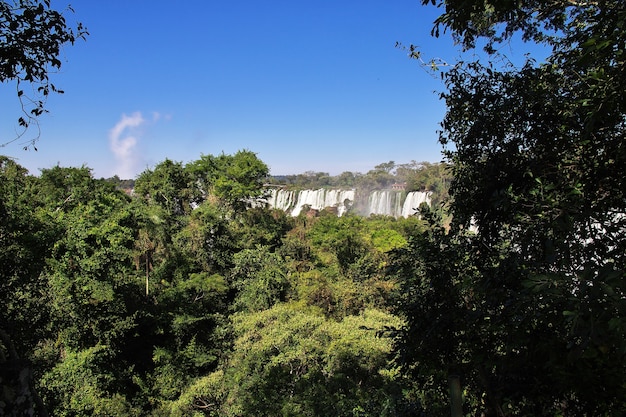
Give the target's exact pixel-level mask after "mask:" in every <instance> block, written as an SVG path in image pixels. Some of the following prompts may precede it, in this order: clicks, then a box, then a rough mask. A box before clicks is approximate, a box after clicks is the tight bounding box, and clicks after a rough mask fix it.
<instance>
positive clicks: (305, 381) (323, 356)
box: [173, 304, 408, 417]
mask: <svg viewBox="0 0 626 417" xmlns="http://www.w3.org/2000/svg"><path fill="white" fill-rule="evenodd" d="M396 324H398V320H397V319H396V318H394V317H393V316H390V315H388V314H386V313H382V312H379V311H375V310H369V311H365V312H364V313H363V314H362V315H360V316H352V317H346V318H345V319H343V320H342V321H340V322H335V321H332V320H327V319H325V318H324V317H323V316H320V315H317V314H315V313H314V312H313V311H307V310H301V309H298V308H297V306H294V305H290V304H279V305H276V306H274V307H273V308H271V309H269V310H266V311H262V312H259V313H254V314H238V315H237V316H236V317H235V322H234V327H235V332H236V335H237V339H236V341H235V345H234V350H233V353H232V356H231V357H230V359H229V361H228V365H227V366H226V367H224V368H223V369H220V370H219V371H217V372H216V373H213V374H211V375H209V376H207V377H205V378H201V379H199V380H197V382H196V383H195V384H194V385H192V386H191V387H190V388H189V390H188V391H187V392H186V393H185V394H183V396H181V398H180V399H179V400H178V401H177V402H176V403H174V404H173V409H174V410H175V412H177V413H180V414H182V413H184V412H189V411H191V410H193V409H202V410H203V412H204V413H206V414H208V415H215V416H218V415H219V416H233V417H234V416H249V415H255V416H277V415H298V416H320V417H321V416H328V415H334V416H377V417H378V416H392V415H402V412H403V411H405V410H406V409H407V408H408V407H406V404H405V401H404V399H403V396H402V391H401V388H400V386H401V381H400V379H399V375H398V374H397V372H396V371H395V370H394V369H393V367H390V366H389V365H390V363H389V353H390V351H391V341H390V340H389V339H388V338H385V337H378V336H377V332H378V331H380V330H382V329H383V328H384V326H388V325H396ZM180 414H178V415H180ZM175 415H176V414H175Z"/></svg>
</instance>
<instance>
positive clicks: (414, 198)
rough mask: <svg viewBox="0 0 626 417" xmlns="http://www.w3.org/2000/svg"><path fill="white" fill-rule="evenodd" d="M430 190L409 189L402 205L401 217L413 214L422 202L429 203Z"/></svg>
mask: <svg viewBox="0 0 626 417" xmlns="http://www.w3.org/2000/svg"><path fill="white" fill-rule="evenodd" d="M430 194H431V193H430V192H423V191H411V192H410V193H408V194H407V195H406V199H405V200H404V204H403V205H402V213H401V215H402V217H409V216H412V215H414V214H415V213H416V212H417V209H419V206H421V205H422V203H426V204H428V205H430Z"/></svg>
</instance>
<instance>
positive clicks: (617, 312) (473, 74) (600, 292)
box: [401, 1, 626, 415]
mask: <svg viewBox="0 0 626 417" xmlns="http://www.w3.org/2000/svg"><path fill="white" fill-rule="evenodd" d="M423 3H429V2H427V1H424V2H423ZM445 5H446V9H445V11H444V13H443V14H442V15H441V16H440V17H439V18H438V20H437V25H438V26H440V27H443V28H444V29H447V30H450V31H451V32H452V34H453V36H455V37H456V38H457V39H458V40H459V41H460V42H461V44H462V45H463V46H464V47H465V48H471V47H473V46H475V45H476V44H477V41H479V40H480V42H482V40H483V39H484V40H485V43H484V44H485V45H486V47H485V48H486V52H487V53H490V54H495V53H496V49H497V48H498V46H499V45H500V44H501V42H503V41H507V40H509V39H510V38H511V37H512V36H513V35H514V34H517V33H520V34H521V36H522V38H524V39H526V40H532V41H535V42H539V43H542V44H543V45H544V46H545V47H547V48H549V50H550V51H551V53H550V54H549V56H548V57H547V58H546V60H545V62H542V63H539V64H537V63H536V62H535V61H533V60H532V59H529V60H528V61H527V62H526V63H525V64H524V65H522V66H521V67H519V68H517V67H514V66H512V65H504V66H496V65H495V64H493V63H488V64H482V63H480V62H476V61H475V62H468V63H459V64H458V65H456V66H455V67H454V68H452V69H450V70H449V71H448V72H446V74H445V75H444V80H445V82H446V85H447V88H448V91H447V92H445V93H444V94H443V95H442V97H443V98H444V99H445V101H446V104H447V106H448V111H447V114H446V116H445V118H444V121H443V123H442V132H441V135H440V141H441V142H442V143H443V144H444V145H451V146H450V148H451V149H449V150H448V151H446V156H447V158H448V161H449V162H450V163H451V164H452V172H453V175H454V179H453V181H452V184H451V188H450V196H451V200H450V211H451V214H452V216H453V222H452V225H451V230H450V232H449V234H448V235H446V234H445V233H443V232H437V233H433V234H431V235H429V237H428V239H426V240H424V241H421V243H419V245H416V246H414V247H413V253H412V257H413V258H414V262H415V265H414V266H412V267H411V268H413V269H415V268H417V271H422V272H420V274H419V275H418V276H419V277H421V279H413V278H410V276H409V274H412V273H414V272H415V271H414V270H413V272H409V271H406V272H405V273H404V274H402V275H403V276H404V277H405V280H406V282H407V283H408V288H406V290H405V292H406V293H407V294H413V298H406V299H405V301H404V304H403V307H402V310H403V312H404V314H406V315H407V318H408V319H409V320H408V321H409V325H408V327H407V328H406V331H405V333H404V336H403V337H402V338H401V340H402V346H403V349H402V352H403V355H404V356H405V358H407V362H406V363H407V366H408V367H410V368H411V369H413V370H415V373H416V374H417V375H418V377H420V378H423V379H429V378H430V379H431V380H433V379H434V380H436V378H435V376H436V375H443V374H446V373H448V372H455V373H458V374H460V375H461V376H462V380H463V383H464V385H465V387H466V388H467V392H468V393H469V394H468V397H470V398H473V399H475V400H474V402H470V405H471V407H472V409H473V410H472V412H473V413H478V412H481V411H482V412H484V413H485V414H487V415H619V414H622V413H624V411H625V409H626V404H625V403H624V398H626V397H625V394H626V393H625V392H624V387H625V386H626V381H625V379H624V375H626V373H625V372H624V371H625V369H624V363H626V361H625V359H626V357H625V352H626V345H625V343H624V340H626V339H625V338H624V336H625V329H626V327H625V324H626V316H625V313H626V302H625V301H624V300H625V298H624V293H623V282H624V278H625V277H626V272H625V271H626V265H625V260H626V259H625V256H624V253H626V251H625V249H626V239H624V233H623V231H624V230H625V228H626V216H624V213H626V207H625V206H626V203H625V202H626V198H624V190H626V185H625V184H624V177H623V174H622V171H623V167H624V166H626V152H625V150H624V146H623V143H624V133H625V130H624V129H625V128H626V125H625V123H624V120H625V117H624V116H625V110H624V109H625V108H626V107H625V105H624V104H625V103H624V100H625V99H624V95H623V94H622V92H623V91H624V87H625V85H624V83H625V82H626V81H624V80H625V78H624V77H623V76H622V75H623V70H624V62H625V60H624V53H625V52H624V48H623V45H624V44H625V42H626V36H625V33H626V32H625V31H624V30H623V28H624V25H625V24H626V7H625V5H624V4H623V2H620V1H602V2H569V1H567V2H561V1H547V2H540V1H527V2H521V3H512V2H507V1H493V2H488V3H485V2H483V1H468V2H461V1H446V2H445ZM437 28H438V27H436V28H435V32H437V30H438V29H437ZM492 62H493V60H492ZM435 223H436V222H435ZM472 228H474V230H475V233H474V234H467V231H468V230H469V229H472ZM436 251H440V252H441V256H442V258H441V260H439V261H438V262H437V263H436V265H438V266H439V268H437V269H433V268H432V267H429V266H428V262H432V261H433V259H434V258H435V256H433V253H434V252H436ZM442 271H443V273H442ZM431 289H432V290H434V291H435V293H433V292H432V291H431ZM433 294H436V296H437V297H441V298H442V300H444V301H445V302H443V301H442V302H440V303H432V304H429V305H425V304H424V303H430V301H431V300H432V297H433ZM420 303H422V306H419V304H420ZM423 317H425V318H423ZM429 318H430V323H427V322H426V321H427V320H429ZM425 335H428V337H425ZM450 345H452V346H450ZM440 380H442V379H440ZM442 388H443V387H441V386H439V387H437V388H436V389H435V388H433V391H432V392H442ZM482 398H484V402H481V400H480V399H482Z"/></svg>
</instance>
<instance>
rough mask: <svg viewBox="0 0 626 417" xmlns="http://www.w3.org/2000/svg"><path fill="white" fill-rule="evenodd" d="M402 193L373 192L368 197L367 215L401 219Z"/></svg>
mask: <svg viewBox="0 0 626 417" xmlns="http://www.w3.org/2000/svg"><path fill="white" fill-rule="evenodd" d="M401 197H402V192H401V191H389V190H386V191H372V192H370V194H369V197H368V199H367V200H368V204H367V212H366V213H364V214H365V215H367V216H369V215H371V214H382V215H385V216H393V217H400V215H402V201H401Z"/></svg>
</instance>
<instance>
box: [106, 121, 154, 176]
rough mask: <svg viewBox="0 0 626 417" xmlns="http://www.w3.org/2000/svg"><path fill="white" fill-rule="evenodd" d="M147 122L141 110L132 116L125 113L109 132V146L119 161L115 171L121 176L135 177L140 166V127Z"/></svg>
mask: <svg viewBox="0 0 626 417" xmlns="http://www.w3.org/2000/svg"><path fill="white" fill-rule="evenodd" d="M145 123H146V119H144V118H143V116H142V115H141V112H135V113H133V114H131V115H130V116H127V115H125V114H123V115H122V118H121V119H120V120H119V121H118V122H117V124H116V125H115V126H114V127H113V129H111V131H110V132H109V147H110V149H111V152H113V155H114V156H115V160H116V161H117V165H116V167H115V170H114V172H115V173H116V174H117V175H118V176H119V177H120V178H123V179H126V178H133V177H134V176H135V174H136V172H137V170H138V169H139V168H140V167H139V164H140V154H139V153H138V151H137V149H136V148H137V142H138V140H139V138H140V135H141V131H140V129H139V128H140V127H141V126H143V125H144V124H145Z"/></svg>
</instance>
